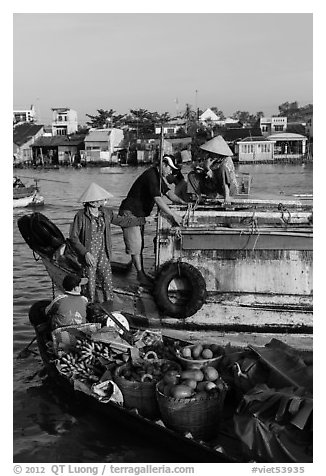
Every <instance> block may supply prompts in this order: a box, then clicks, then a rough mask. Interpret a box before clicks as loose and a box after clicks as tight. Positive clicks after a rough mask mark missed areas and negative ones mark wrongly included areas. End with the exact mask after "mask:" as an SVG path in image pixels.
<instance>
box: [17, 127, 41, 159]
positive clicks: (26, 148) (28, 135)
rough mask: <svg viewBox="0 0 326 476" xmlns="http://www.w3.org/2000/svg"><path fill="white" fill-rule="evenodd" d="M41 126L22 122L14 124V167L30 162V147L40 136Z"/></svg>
mask: <svg viewBox="0 0 326 476" xmlns="http://www.w3.org/2000/svg"><path fill="white" fill-rule="evenodd" d="M43 132H44V129H43V125H40V124H33V123H31V122H23V123H19V124H16V125H15V126H14V130H13V155H14V165H16V164H20V163H23V162H31V161H32V158H33V156H32V149H31V146H32V145H33V144H34V142H35V141H36V140H37V139H38V138H39V137H41V136H42V134H43Z"/></svg>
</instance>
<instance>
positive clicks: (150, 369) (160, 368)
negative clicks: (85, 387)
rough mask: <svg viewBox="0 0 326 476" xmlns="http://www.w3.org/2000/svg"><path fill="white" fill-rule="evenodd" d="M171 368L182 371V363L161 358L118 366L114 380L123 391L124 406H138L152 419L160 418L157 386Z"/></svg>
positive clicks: (144, 414) (145, 415)
mask: <svg viewBox="0 0 326 476" xmlns="http://www.w3.org/2000/svg"><path fill="white" fill-rule="evenodd" d="M169 370H175V371H177V372H180V365H179V364H178V363H177V362H173V361H168V360H160V359H159V360H140V361H139V362H137V363H136V364H131V363H127V364H125V365H122V366H120V367H117V368H116V370H115V374H114V378H113V380H114V382H115V383H116V384H117V385H118V387H119V388H120V390H121V392H122V395H123V399H124V406H125V407H126V408H128V409H133V408H136V409H137V410H138V412H139V413H140V414H141V415H142V416H144V417H146V418H149V419H151V420H155V419H157V418H159V416H160V413H159V409H158V405H157V401H156V396H155V386H156V384H157V382H158V381H160V380H161V379H162V377H163V376H164V374H165V373H166V372H167V371H169Z"/></svg>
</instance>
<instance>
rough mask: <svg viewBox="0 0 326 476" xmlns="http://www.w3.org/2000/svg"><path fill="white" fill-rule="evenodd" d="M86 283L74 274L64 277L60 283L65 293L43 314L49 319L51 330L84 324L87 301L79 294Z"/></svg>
mask: <svg viewBox="0 0 326 476" xmlns="http://www.w3.org/2000/svg"><path fill="white" fill-rule="evenodd" d="M87 282H88V279H87V278H81V277H80V276H78V275H76V274H67V276H65V278H64V279H63V282H62V286H63V288H64V290H65V293H64V294H60V295H59V296H57V297H56V298H55V299H54V300H53V301H52V302H51V303H50V304H49V305H48V306H47V307H46V308H45V314H46V315H47V316H48V317H51V330H54V329H57V328H58V327H65V326H70V325H79V324H84V323H86V311H87V304H88V299H87V298H86V297H85V296H81V294H80V293H81V286H83V285H84V284H86V283H87Z"/></svg>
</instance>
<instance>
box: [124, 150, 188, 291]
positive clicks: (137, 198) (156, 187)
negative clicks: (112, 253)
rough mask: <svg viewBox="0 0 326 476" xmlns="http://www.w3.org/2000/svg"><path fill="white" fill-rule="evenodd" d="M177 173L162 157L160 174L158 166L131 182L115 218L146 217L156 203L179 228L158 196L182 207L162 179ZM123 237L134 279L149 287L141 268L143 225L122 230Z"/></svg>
mask: <svg viewBox="0 0 326 476" xmlns="http://www.w3.org/2000/svg"><path fill="white" fill-rule="evenodd" d="M173 170H177V167H176V166H175V165H174V162H173V160H172V158H171V156H169V155H164V156H163V159H162V167H161V173H160V163H159V162H158V163H156V164H155V165H153V166H152V167H150V168H148V169H147V170H145V172H143V173H142V174H141V175H140V176H139V177H138V178H137V179H136V181H135V182H134V184H133V185H132V187H131V189H130V190H129V192H128V195H127V197H126V198H125V199H124V200H123V201H122V203H121V205H120V210H119V215H122V216H128V217H148V216H149V215H150V214H151V212H152V210H153V208H154V205H155V204H156V205H157V206H158V207H159V209H160V210H161V211H162V212H164V213H166V214H167V215H168V216H169V217H170V218H171V220H172V221H173V222H174V224H175V225H177V226H179V225H180V218H179V217H178V216H177V215H175V214H174V213H173V211H172V210H171V209H170V207H169V206H168V205H167V203H165V201H164V199H163V197H162V195H165V196H166V197H168V198H169V199H170V200H171V201H172V202H173V203H178V204H180V205H185V204H186V202H185V201H183V200H182V199H181V198H179V197H178V196H177V195H176V194H175V193H174V192H173V191H172V190H171V189H169V187H168V185H167V182H166V177H167V176H168V175H170V174H171V173H172V171H173ZM123 238H124V242H125V245H126V253H127V254H129V255H131V259H132V262H133V264H134V266H135V268H136V271H137V279H138V282H139V283H140V284H142V285H143V286H152V281H151V279H150V278H149V277H148V276H147V275H146V274H145V272H144V266H143V255H142V253H143V249H144V225H143V226H134V227H129V228H128V229H127V228H124V229H123Z"/></svg>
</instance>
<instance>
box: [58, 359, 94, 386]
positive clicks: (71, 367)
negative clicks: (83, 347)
mask: <svg viewBox="0 0 326 476" xmlns="http://www.w3.org/2000/svg"><path fill="white" fill-rule="evenodd" d="M56 364H57V365H58V364H59V369H60V373H62V374H64V375H65V376H66V377H68V378H78V379H79V380H82V381H86V380H90V381H92V382H98V381H99V379H100V378H99V377H98V376H97V375H96V374H95V373H94V367H93V366H89V365H88V364H87V363H86V362H85V361H81V360H80V359H79V356H78V354H73V353H72V352H69V353H67V354H64V355H62V356H61V357H60V358H59V359H57V360H56Z"/></svg>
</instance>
